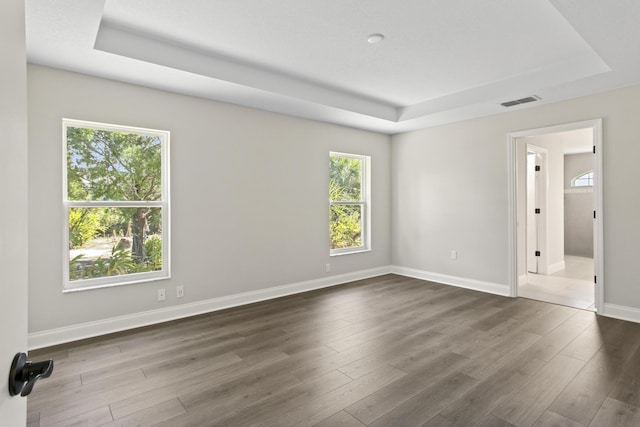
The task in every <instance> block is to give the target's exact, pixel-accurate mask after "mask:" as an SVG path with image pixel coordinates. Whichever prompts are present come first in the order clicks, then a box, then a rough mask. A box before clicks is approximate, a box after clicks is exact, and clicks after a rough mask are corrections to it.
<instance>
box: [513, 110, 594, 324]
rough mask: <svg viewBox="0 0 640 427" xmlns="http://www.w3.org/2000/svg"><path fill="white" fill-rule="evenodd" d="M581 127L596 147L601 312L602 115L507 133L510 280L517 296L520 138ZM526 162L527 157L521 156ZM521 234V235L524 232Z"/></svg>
mask: <svg viewBox="0 0 640 427" xmlns="http://www.w3.org/2000/svg"><path fill="white" fill-rule="evenodd" d="M578 129H591V130H592V132H593V146H594V150H595V158H594V177H595V178H594V185H593V192H594V211H595V212H596V214H597V217H596V219H595V220H594V270H595V275H596V277H597V282H596V284H595V308H596V311H597V312H598V313H600V314H604V313H603V308H604V289H605V286H606V284H605V277H604V263H603V261H604V244H603V243H604V233H603V223H604V220H603V218H604V209H603V188H602V144H603V141H602V119H593V120H586V121H582V122H575V123H567V124H563V125H557V126H549V127H545V128H538V129H529V130H524V131H517V132H512V133H510V134H508V135H507V153H508V156H507V157H508V162H509V163H508V207H509V212H508V225H507V226H508V239H509V240H508V248H509V250H508V263H507V264H508V267H507V268H508V271H507V274H508V280H509V288H510V295H511V296H513V297H516V296H518V279H519V277H518V274H522V272H521V271H520V270H519V263H518V259H519V253H521V252H520V251H521V250H522V249H521V248H519V246H518V236H519V234H518V228H519V225H520V224H519V223H518V221H519V219H518V218H519V211H518V203H517V202H518V167H522V164H520V166H518V165H519V155H518V153H519V151H518V150H519V144H518V139H519V138H523V137H529V136H539V135H545V134H551V133H559V132H567V131H572V130H578ZM522 161H523V162H526V160H522ZM521 237H522V236H521Z"/></svg>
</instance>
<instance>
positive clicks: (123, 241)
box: [62, 119, 170, 291]
mask: <svg viewBox="0 0 640 427" xmlns="http://www.w3.org/2000/svg"><path fill="white" fill-rule="evenodd" d="M62 129H63V130H62V132H63V135H62V136H63V138H62V140H63V145H64V149H63V155H64V159H63V160H64V163H63V206H64V215H63V217H64V239H63V241H64V249H63V251H64V253H65V257H64V268H63V272H64V273H63V274H64V277H63V284H64V287H63V290H64V291H74V290H81V289H91V288H99V287H105V286H116V285H124V284H130V283H137V282H145V281H150V280H158V279H166V278H168V277H169V276H170V271H169V263H170V262H169V261H170V260H169V173H168V172H169V132H167V131H161V130H152V129H142V128H134V127H127V126H118V125H111V124H104V123H93V122H86V121H79V120H71V119H63V121H62Z"/></svg>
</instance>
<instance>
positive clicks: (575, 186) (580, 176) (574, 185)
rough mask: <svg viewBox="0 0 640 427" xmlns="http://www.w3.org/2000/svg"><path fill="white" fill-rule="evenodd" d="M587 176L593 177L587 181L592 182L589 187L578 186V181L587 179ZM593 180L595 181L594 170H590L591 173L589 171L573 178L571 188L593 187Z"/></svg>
mask: <svg viewBox="0 0 640 427" xmlns="http://www.w3.org/2000/svg"><path fill="white" fill-rule="evenodd" d="M587 175H591V176H590V177H589V178H588V179H587V181H591V184H589V185H576V181H578V180H579V179H581V178H583V177H585V176H587ZM593 180H594V176H593V170H590V171H587V172H584V173H581V174H579V175H578V176H576V177H575V178H573V179H572V180H571V187H572V188H581V187H593Z"/></svg>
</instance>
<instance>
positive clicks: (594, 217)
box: [593, 211, 596, 219]
mask: <svg viewBox="0 0 640 427" xmlns="http://www.w3.org/2000/svg"><path fill="white" fill-rule="evenodd" d="M593 219H596V211H593Z"/></svg>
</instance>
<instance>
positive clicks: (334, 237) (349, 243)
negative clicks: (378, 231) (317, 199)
mask: <svg viewBox="0 0 640 427" xmlns="http://www.w3.org/2000/svg"><path fill="white" fill-rule="evenodd" d="M329 230H330V233H329V235H330V240H331V249H343V248H354V247H359V246H362V205H333V206H331V207H330V209H329Z"/></svg>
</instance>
